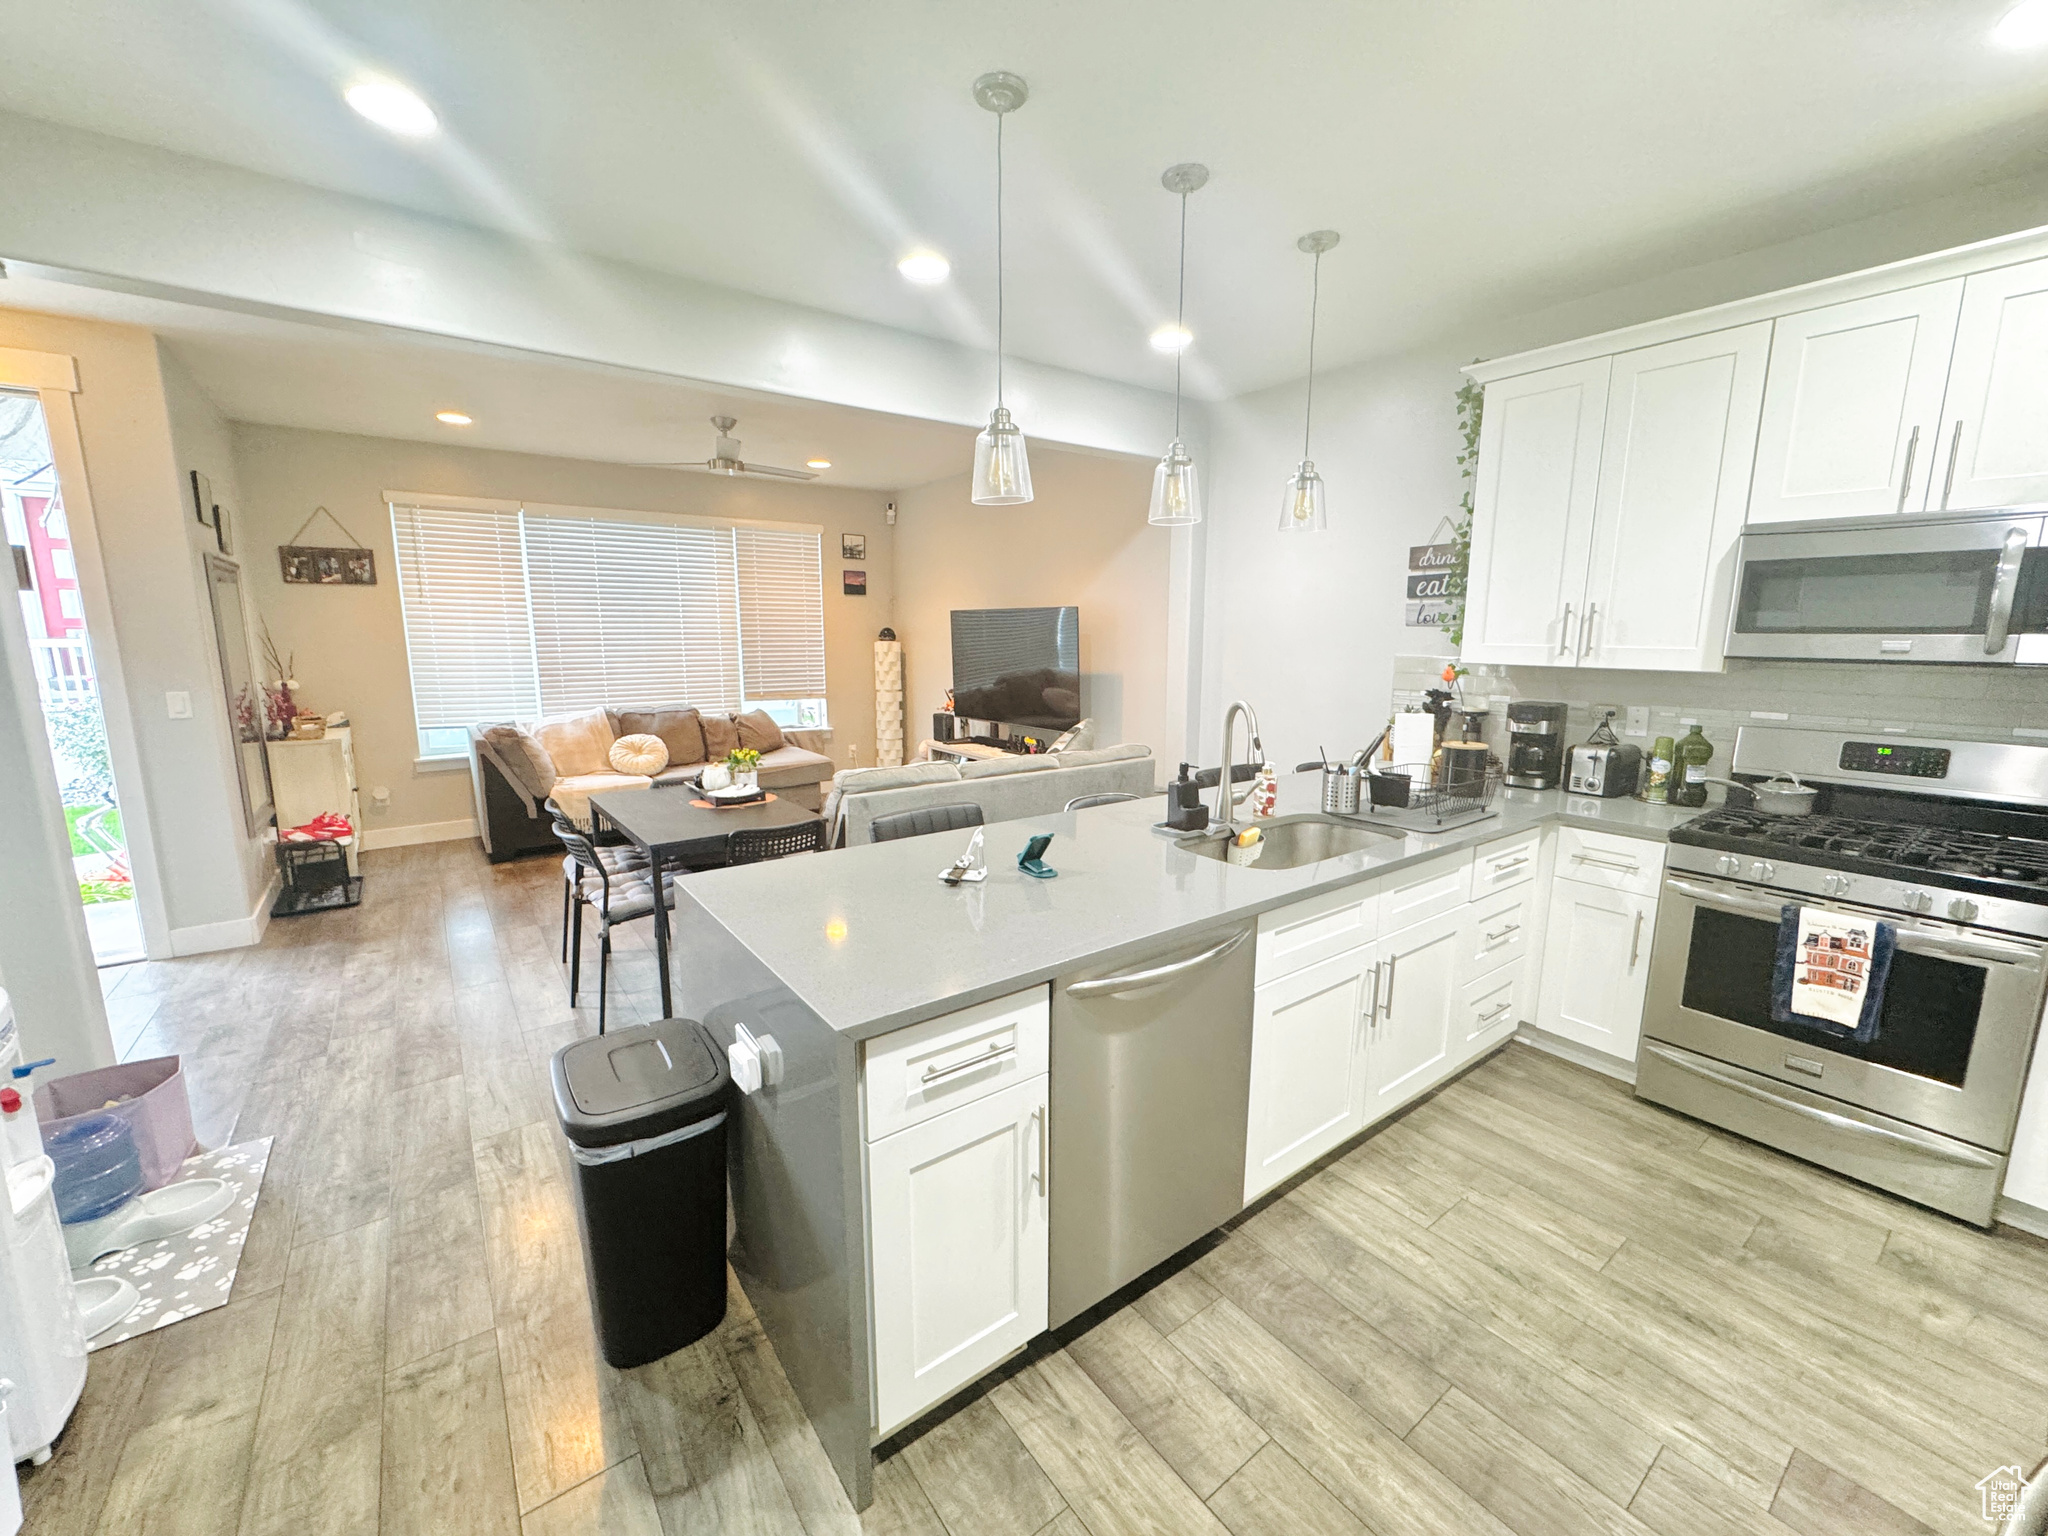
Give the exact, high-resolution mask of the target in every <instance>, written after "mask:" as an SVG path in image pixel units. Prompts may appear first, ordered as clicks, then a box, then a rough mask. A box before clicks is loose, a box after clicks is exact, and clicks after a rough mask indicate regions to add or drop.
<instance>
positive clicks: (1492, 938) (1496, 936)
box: [1486, 923, 1522, 944]
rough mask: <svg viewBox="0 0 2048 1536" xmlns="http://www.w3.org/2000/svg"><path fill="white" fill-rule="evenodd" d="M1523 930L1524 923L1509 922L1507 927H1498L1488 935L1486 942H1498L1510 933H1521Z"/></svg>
mask: <svg viewBox="0 0 2048 1536" xmlns="http://www.w3.org/2000/svg"><path fill="white" fill-rule="evenodd" d="M1521 931H1522V925H1521V924H1520V923H1509V924H1508V925H1507V927H1505V928H1496V929H1495V930H1494V931H1493V932H1492V933H1489V934H1488V935H1487V936H1486V942H1487V943H1488V944H1498V943H1499V942H1500V941H1501V940H1502V939H1504V938H1506V937H1507V936H1508V935H1509V934H1511V933H1520V932H1521Z"/></svg>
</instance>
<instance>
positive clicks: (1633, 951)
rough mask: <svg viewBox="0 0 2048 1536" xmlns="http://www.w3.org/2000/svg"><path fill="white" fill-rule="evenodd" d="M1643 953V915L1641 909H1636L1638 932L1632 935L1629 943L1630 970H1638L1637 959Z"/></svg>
mask: <svg viewBox="0 0 2048 1536" xmlns="http://www.w3.org/2000/svg"><path fill="white" fill-rule="evenodd" d="M1642 952H1643V913H1642V909H1641V908H1640V907H1639V908H1637V909H1636V931H1635V932H1634V933H1633V934H1632V935H1630V937H1629V941H1628V968H1629V969H1630V970H1634V969H1635V968H1636V957H1637V956H1638V955H1640V954H1641V953H1642Z"/></svg>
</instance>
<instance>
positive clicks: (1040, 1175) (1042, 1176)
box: [1031, 1104, 1051, 1200]
mask: <svg viewBox="0 0 2048 1536" xmlns="http://www.w3.org/2000/svg"><path fill="white" fill-rule="evenodd" d="M1031 1118H1032V1120H1033V1121H1035V1122H1036V1129H1037V1132H1038V1167H1037V1168H1036V1169H1035V1170H1034V1171H1033V1172H1032V1175H1031V1178H1032V1182H1033V1183H1035V1184H1037V1186H1038V1198H1039V1199H1041V1200H1043V1199H1045V1198H1047V1194H1046V1186H1047V1185H1048V1184H1049V1183H1051V1179H1050V1178H1049V1176H1048V1175H1047V1173H1046V1163H1045V1154H1046V1145H1045V1142H1046V1128H1045V1120H1046V1114H1045V1106H1044V1105H1043V1104H1041V1105H1039V1106H1038V1108H1036V1109H1034V1110H1032V1111H1031Z"/></svg>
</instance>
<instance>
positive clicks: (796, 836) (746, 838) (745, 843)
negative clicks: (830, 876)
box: [725, 821, 825, 864]
mask: <svg viewBox="0 0 2048 1536" xmlns="http://www.w3.org/2000/svg"><path fill="white" fill-rule="evenodd" d="M824 851H825V823H824V822H822V821H800V822H798V823H797V824H796V825H795V826H792V827H742V828H741V829H740V830H739V831H737V832H734V833H732V834H730V835H729V836H728V837H727V838H726V840H725V862H726V863H728V864H759V863H760V862H761V861H762V860H764V859H781V858H787V857H788V856H789V855H790V854H793V853H823V852H824Z"/></svg>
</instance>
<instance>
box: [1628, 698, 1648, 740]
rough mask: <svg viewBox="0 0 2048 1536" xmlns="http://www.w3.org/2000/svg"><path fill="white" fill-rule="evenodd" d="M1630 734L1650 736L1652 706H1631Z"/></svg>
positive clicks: (1629, 711) (1629, 713)
mask: <svg viewBox="0 0 2048 1536" xmlns="http://www.w3.org/2000/svg"><path fill="white" fill-rule="evenodd" d="M1628 734H1629V735H1631V736H1647V735H1649V734H1650V706H1649V705H1647V704H1631V705H1629V707H1628Z"/></svg>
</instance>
